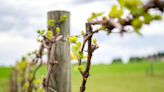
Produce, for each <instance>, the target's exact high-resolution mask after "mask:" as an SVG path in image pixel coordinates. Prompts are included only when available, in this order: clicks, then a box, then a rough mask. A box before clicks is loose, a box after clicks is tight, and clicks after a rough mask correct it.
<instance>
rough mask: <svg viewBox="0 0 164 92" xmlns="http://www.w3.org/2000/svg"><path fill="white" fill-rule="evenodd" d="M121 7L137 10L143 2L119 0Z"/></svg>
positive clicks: (138, 0)
mask: <svg viewBox="0 0 164 92" xmlns="http://www.w3.org/2000/svg"><path fill="white" fill-rule="evenodd" d="M118 2H119V4H120V5H121V7H126V8H128V9H130V8H137V7H139V6H141V5H143V4H142V2H141V0H118Z"/></svg>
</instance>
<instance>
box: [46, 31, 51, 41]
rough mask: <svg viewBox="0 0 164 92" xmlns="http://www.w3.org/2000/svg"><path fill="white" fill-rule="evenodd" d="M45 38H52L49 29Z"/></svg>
mask: <svg viewBox="0 0 164 92" xmlns="http://www.w3.org/2000/svg"><path fill="white" fill-rule="evenodd" d="M46 38H47V39H49V40H52V39H53V33H52V31H50V30H48V31H47V34H46Z"/></svg>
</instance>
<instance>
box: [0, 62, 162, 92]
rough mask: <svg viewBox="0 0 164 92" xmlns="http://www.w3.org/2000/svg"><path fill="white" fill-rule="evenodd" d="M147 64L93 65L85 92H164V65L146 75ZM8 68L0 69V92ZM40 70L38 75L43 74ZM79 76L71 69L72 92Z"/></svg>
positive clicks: (4, 86)
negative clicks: (151, 73) (152, 73)
mask: <svg viewBox="0 0 164 92" xmlns="http://www.w3.org/2000/svg"><path fill="white" fill-rule="evenodd" d="M149 66H150V64H149V63H131V64H112V65H94V66H93V67H92V68H91V76H90V77H89V79H88V82H87V88H86V92H164V63H159V62H158V63H154V75H153V76H150V75H147V74H146V69H147V68H149ZM9 71H10V70H9V68H4V67H1V68H0V92H7V89H8V76H9ZM45 71H46V70H45V68H41V69H40V71H39V72H38V75H42V74H44V73H45ZM81 79H82V78H81V76H80V74H79V72H78V71H76V70H75V69H74V66H73V67H72V92H79V86H80V84H81Z"/></svg>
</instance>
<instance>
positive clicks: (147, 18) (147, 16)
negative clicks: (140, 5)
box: [144, 13, 153, 24]
mask: <svg viewBox="0 0 164 92" xmlns="http://www.w3.org/2000/svg"><path fill="white" fill-rule="evenodd" d="M152 20H153V17H152V15H150V14H148V13H145V14H144V23H145V24H150V22H151V21H152Z"/></svg>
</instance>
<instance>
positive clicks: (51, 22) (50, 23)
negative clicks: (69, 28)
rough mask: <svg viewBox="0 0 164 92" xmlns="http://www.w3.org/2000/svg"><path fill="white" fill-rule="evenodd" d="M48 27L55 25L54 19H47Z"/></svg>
mask: <svg viewBox="0 0 164 92" xmlns="http://www.w3.org/2000/svg"><path fill="white" fill-rule="evenodd" d="M47 24H48V26H49V27H54V26H55V21H54V20H48V22H47Z"/></svg>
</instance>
